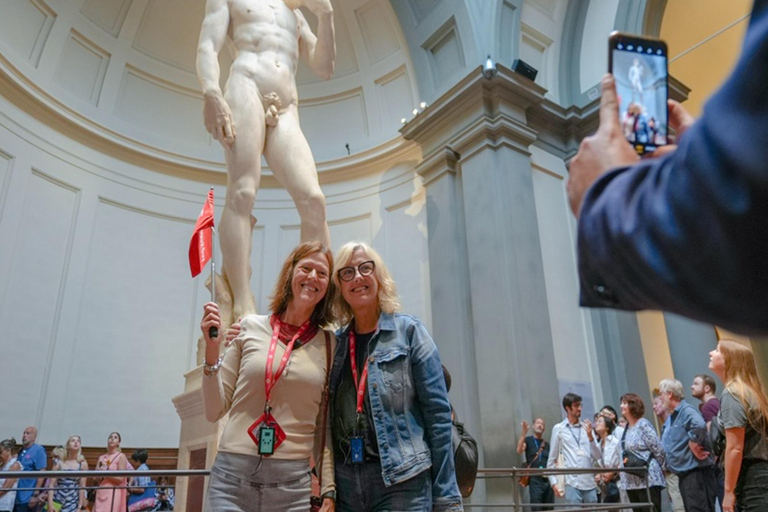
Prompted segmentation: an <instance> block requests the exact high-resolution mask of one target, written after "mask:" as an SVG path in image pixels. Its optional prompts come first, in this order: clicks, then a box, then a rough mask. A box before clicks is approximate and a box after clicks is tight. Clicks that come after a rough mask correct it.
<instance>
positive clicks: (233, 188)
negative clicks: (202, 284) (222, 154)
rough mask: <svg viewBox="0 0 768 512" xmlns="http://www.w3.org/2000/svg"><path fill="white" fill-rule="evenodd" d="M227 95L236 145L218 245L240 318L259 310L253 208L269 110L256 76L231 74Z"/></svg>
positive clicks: (230, 158) (229, 158)
mask: <svg viewBox="0 0 768 512" xmlns="http://www.w3.org/2000/svg"><path fill="white" fill-rule="evenodd" d="M225 99H226V100H227V103H229V106H230V108H231V109H232V118H233V120H234V124H235V133H236V136H235V143H234V144H233V145H232V147H231V148H230V149H229V150H228V151H226V159H227V198H226V202H225V205H224V213H223V214H222V216H221V223H220V225H219V244H220V246H221V255H222V259H223V260H224V261H223V263H224V270H225V271H226V274H227V278H228V279H229V285H230V287H231V288H232V299H233V307H232V316H233V319H234V320H238V319H239V318H242V317H243V316H245V315H247V314H250V313H256V304H255V303H254V300H253V294H252V293H251V286H250V277H251V267H250V258H251V247H252V245H253V241H252V237H253V233H252V227H251V212H252V211H253V202H254V201H255V199H256V192H257V191H258V189H259V181H260V179H261V153H262V150H263V148H264V132H265V125H264V108H263V107H262V105H261V100H260V99H259V93H258V90H257V88H256V85H255V84H254V83H253V81H252V80H249V79H248V78H245V77H243V76H239V75H233V76H232V77H230V79H229V82H228V84H227V92H226V94H225Z"/></svg>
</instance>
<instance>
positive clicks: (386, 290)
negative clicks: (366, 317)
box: [333, 242, 400, 325]
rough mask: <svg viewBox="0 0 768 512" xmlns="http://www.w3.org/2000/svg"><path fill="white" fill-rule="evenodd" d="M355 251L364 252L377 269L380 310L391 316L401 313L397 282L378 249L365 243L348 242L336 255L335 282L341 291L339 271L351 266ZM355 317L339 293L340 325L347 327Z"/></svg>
mask: <svg viewBox="0 0 768 512" xmlns="http://www.w3.org/2000/svg"><path fill="white" fill-rule="evenodd" d="M355 251H363V252H364V253H365V256H366V258H368V259H370V260H371V261H373V264H374V265H375V267H376V268H375V269H374V271H373V275H374V276H376V281H377V282H378V283H379V294H378V296H379V309H380V310H381V311H383V312H384V313H390V314H391V313H396V312H398V311H400V297H398V295H397V286H395V280H394V279H392V274H390V273H389V269H388V268H387V266H386V265H385V264H384V260H383V259H381V255H380V254H379V253H378V252H377V251H376V249H374V248H373V247H371V246H370V245H369V244H367V243H365V242H348V243H346V244H344V245H343V246H342V247H341V249H339V251H338V252H337V253H336V268H335V269H334V270H333V282H334V283H335V284H336V286H337V287H338V288H339V289H341V283H340V282H339V275H338V271H339V269H342V268H344V267H347V266H349V262H350V261H352V256H354V254H355ZM354 316H355V315H354V313H353V312H352V308H351V307H350V306H349V304H347V301H346V300H344V297H342V295H341V293H339V294H338V296H337V299H336V317H337V318H338V320H339V323H340V324H341V325H346V324H348V323H349V322H351V321H352V318H353V317H354Z"/></svg>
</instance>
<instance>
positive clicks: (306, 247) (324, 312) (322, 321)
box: [269, 242, 336, 327]
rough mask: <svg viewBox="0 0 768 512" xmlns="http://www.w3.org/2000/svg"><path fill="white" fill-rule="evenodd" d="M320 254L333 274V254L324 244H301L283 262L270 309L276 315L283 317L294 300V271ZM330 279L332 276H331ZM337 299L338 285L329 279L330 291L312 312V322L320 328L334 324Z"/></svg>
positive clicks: (328, 290) (327, 291)
mask: <svg viewBox="0 0 768 512" xmlns="http://www.w3.org/2000/svg"><path fill="white" fill-rule="evenodd" d="M316 253H320V254H322V255H323V256H325V259H326V260H327V261H328V272H330V273H331V274H332V273H333V253H332V252H331V250H330V249H329V248H327V247H326V246H325V245H323V243H322V242H303V243H301V244H299V245H298V246H297V247H296V248H295V249H294V250H293V251H291V254H289V255H288V257H287V258H286V259H285V261H284V262H283V268H281V269H280V275H278V277H277V282H276V283H275V289H274V290H273V291H272V302H270V304H269V309H270V311H272V312H273V313H275V314H276V315H282V314H283V313H285V310H286V309H288V303H289V302H291V299H293V288H291V281H292V280H293V271H294V270H295V269H296V264H297V263H298V262H299V261H301V260H302V259H304V258H306V257H307V256H311V255H312V254H316ZM329 278H330V276H329ZM335 297H336V284H335V282H334V280H333V279H328V289H327V290H326V292H325V297H323V299H322V300H321V301H320V302H318V303H317V305H316V306H315V309H314V310H313V311H312V315H311V316H310V320H312V322H314V323H315V324H317V325H319V326H320V327H325V326H328V325H330V324H332V323H333V321H334V315H333V303H334V298H335Z"/></svg>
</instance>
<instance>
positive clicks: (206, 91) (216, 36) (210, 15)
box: [197, 0, 235, 148]
mask: <svg viewBox="0 0 768 512" xmlns="http://www.w3.org/2000/svg"><path fill="white" fill-rule="evenodd" d="M228 28H229V5H228V0H207V1H206V3H205V18H203V27H202V28H201V29H200V41H199V42H198V45H197V77H198V79H199V80H200V86H201V87H202V89H203V99H204V100H205V106H204V107H203V120H204V122H205V129H206V130H208V133H210V134H211V135H213V138H214V139H216V140H218V141H219V142H220V143H221V144H222V145H223V146H224V147H225V148H230V147H232V144H234V142H235V125H234V122H233V121H232V112H231V111H230V109H229V105H228V104H227V102H226V100H224V95H223V94H222V93H221V87H220V86H219V78H220V77H221V68H220V67H219V52H220V51H221V48H222V46H224V42H225V41H226V39H227V29H228Z"/></svg>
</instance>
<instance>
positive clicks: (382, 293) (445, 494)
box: [330, 242, 463, 512]
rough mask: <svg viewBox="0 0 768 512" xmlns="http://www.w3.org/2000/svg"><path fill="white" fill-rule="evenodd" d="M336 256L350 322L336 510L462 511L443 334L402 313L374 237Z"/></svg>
mask: <svg viewBox="0 0 768 512" xmlns="http://www.w3.org/2000/svg"><path fill="white" fill-rule="evenodd" d="M336 261H337V268H338V269H339V270H337V271H336V272H334V276H333V279H334V280H335V281H336V283H337V285H338V286H339V289H340V290H341V296H340V297H339V298H338V301H337V305H338V313H339V321H340V323H341V325H344V327H342V328H341V329H340V330H339V331H337V337H338V345H337V347H338V348H337V350H336V355H335V357H334V361H333V369H332V370H331V384H330V386H331V415H332V425H333V449H334V453H335V457H334V459H335V464H336V486H337V504H336V507H337V510H338V511H339V512H352V511H354V512H361V511H391V510H397V511H403V512H410V511H427V512H431V511H461V510H463V508H462V502H461V495H460V494H459V489H458V486H457V484H456V474H455V472H454V465H453V450H452V444H451V406H450V404H449V402H448V393H447V391H446V389H445V382H444V380H443V372H442V367H441V364H440V356H439V355H438V353H437V346H436V345H435V342H434V341H432V338H431V337H430V335H429V333H428V332H427V329H426V328H425V327H424V325H423V324H422V323H421V322H420V321H419V320H418V319H416V318H414V317H412V316H409V315H404V314H400V313H397V311H398V309H399V307H400V304H399V302H398V297H397V292H396V290H395V283H394V280H393V279H392V276H391V275H390V273H389V271H388V270H387V268H386V266H385V265H384V262H383V261H382V259H381V256H379V254H378V253H377V252H376V251H375V250H373V249H372V248H371V247H370V246H369V245H367V244H364V243H357V242H351V243H348V244H346V245H344V246H343V247H342V248H341V249H340V250H339V252H338V255H337V260H336ZM353 355H354V357H353Z"/></svg>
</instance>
